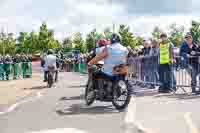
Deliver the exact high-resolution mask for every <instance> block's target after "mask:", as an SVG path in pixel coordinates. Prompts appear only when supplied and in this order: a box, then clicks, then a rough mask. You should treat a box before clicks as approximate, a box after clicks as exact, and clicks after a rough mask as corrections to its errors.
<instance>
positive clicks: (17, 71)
mask: <svg viewBox="0 0 200 133" xmlns="http://www.w3.org/2000/svg"><path fill="white" fill-rule="evenodd" d="M31 77H32V63H31V62H21V63H15V64H0V80H12V79H20V78H31Z"/></svg>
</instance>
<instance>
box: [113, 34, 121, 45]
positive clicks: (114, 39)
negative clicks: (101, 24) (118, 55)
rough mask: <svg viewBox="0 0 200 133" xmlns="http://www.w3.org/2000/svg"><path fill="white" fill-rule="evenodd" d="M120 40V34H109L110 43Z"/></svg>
mask: <svg viewBox="0 0 200 133" xmlns="http://www.w3.org/2000/svg"><path fill="white" fill-rule="evenodd" d="M117 42H121V37H120V35H118V34H116V33H113V34H112V36H111V44H113V43H117Z"/></svg>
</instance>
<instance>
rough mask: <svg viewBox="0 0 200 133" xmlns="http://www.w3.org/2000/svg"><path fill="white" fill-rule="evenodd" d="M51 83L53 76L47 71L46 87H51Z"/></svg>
mask: <svg viewBox="0 0 200 133" xmlns="http://www.w3.org/2000/svg"><path fill="white" fill-rule="evenodd" d="M52 85H53V76H52V75H51V74H50V73H49V74H48V85H47V86H48V88H51V87H52Z"/></svg>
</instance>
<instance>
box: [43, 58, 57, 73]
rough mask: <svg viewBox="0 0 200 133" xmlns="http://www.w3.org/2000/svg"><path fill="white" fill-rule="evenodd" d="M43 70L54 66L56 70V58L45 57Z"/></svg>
mask: <svg viewBox="0 0 200 133" xmlns="http://www.w3.org/2000/svg"><path fill="white" fill-rule="evenodd" d="M44 60H45V65H44V67H45V69H46V70H47V69H48V66H54V67H55V68H56V56H55V55H53V54H51V55H47V56H46V57H45V59H44Z"/></svg>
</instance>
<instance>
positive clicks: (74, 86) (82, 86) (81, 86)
mask: <svg viewBox="0 0 200 133" xmlns="http://www.w3.org/2000/svg"><path fill="white" fill-rule="evenodd" d="M68 87H69V88H84V87H86V85H73V86H68Z"/></svg>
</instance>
